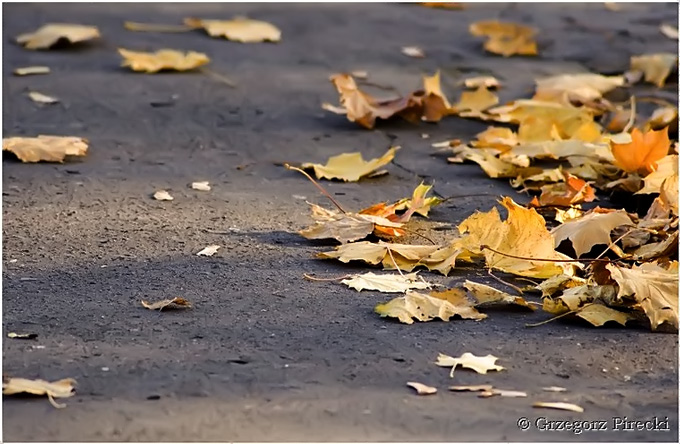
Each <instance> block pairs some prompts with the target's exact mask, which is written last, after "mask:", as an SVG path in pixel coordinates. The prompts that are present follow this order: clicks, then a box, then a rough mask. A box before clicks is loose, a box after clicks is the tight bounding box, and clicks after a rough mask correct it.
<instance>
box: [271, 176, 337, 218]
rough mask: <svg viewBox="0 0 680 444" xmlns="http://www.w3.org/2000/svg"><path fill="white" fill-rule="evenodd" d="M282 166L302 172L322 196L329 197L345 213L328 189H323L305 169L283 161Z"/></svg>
mask: <svg viewBox="0 0 680 444" xmlns="http://www.w3.org/2000/svg"><path fill="white" fill-rule="evenodd" d="M283 166H284V167H286V169H287V170H293V171H297V172H298V173H302V174H304V176H305V177H306V178H307V179H309V180H310V181H311V182H312V183H313V184H314V186H315V187H316V188H318V189H319V191H321V194H323V195H324V196H326V197H327V198H329V199H330V200H331V202H333V205H335V206H336V207H337V208H338V210H340V211H342V213H343V214H347V211H345V210H344V209H343V208H342V206H340V204H339V203H338V201H336V200H335V199H333V196H331V195H330V193H329V192H328V191H326V189H325V188H324V187H322V186H321V185H319V183H318V182H317V181H316V180H314V179H313V178H312V176H310V175H309V174H307V172H306V171H305V170H303V169H301V168H298V167H294V166H291V165H289V164H287V163H284V164H283Z"/></svg>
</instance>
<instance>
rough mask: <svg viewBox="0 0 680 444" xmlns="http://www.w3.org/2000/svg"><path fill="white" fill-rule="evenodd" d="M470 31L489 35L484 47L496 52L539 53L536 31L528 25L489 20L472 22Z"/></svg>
mask: <svg viewBox="0 0 680 444" xmlns="http://www.w3.org/2000/svg"><path fill="white" fill-rule="evenodd" d="M469 31H470V33H471V34H472V35H475V36H486V37H488V40H487V41H486V42H485V43H484V49H486V50H487V51H489V52H492V53H494V54H500V55H502V56H504V57H509V56H512V55H516V54H517V55H537V54H538V47H537V45H536V42H535V41H534V34H536V31H535V30H534V29H533V28H530V27H528V26H523V25H518V24H515V23H507V22H498V21H495V20H488V21H480V22H475V23H472V24H471V25H470V26H469Z"/></svg>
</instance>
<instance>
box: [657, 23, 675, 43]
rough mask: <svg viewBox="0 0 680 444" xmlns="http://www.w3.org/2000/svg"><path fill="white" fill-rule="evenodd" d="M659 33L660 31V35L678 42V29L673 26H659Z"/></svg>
mask: <svg viewBox="0 0 680 444" xmlns="http://www.w3.org/2000/svg"><path fill="white" fill-rule="evenodd" d="M659 31H661V34H663V35H665V36H666V37H668V38H669V39H671V40H678V28H677V27H676V26H673V25H667V24H665V23H664V24H663V25H661V26H659Z"/></svg>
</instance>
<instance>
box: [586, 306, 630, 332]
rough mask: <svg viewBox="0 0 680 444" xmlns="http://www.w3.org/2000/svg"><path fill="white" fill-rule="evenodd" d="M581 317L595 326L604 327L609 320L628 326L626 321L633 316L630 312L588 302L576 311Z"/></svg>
mask: <svg viewBox="0 0 680 444" xmlns="http://www.w3.org/2000/svg"><path fill="white" fill-rule="evenodd" d="M575 314H576V316H578V317H579V318H581V319H584V320H586V321H588V322H590V323H591V324H592V325H594V326H595V327H602V326H603V325H604V324H606V323H607V322H610V321H612V322H616V323H618V324H621V325H622V326H624V327H625V326H626V323H627V322H628V321H630V320H632V319H633V316H632V315H631V314H629V313H624V312H622V311H618V310H614V309H613V308H609V307H607V306H605V305H602V304H588V305H585V306H583V307H582V308H581V309H580V310H578V311H577V312H576V313H575Z"/></svg>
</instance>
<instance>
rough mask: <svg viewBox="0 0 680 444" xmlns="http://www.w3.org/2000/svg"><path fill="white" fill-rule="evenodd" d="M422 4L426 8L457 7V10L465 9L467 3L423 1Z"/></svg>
mask: <svg viewBox="0 0 680 444" xmlns="http://www.w3.org/2000/svg"><path fill="white" fill-rule="evenodd" d="M420 5H421V6H425V7H426V8H438V9H455V10H457V11H459V10H461V9H465V4H464V3H459V2H421V3H420Z"/></svg>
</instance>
